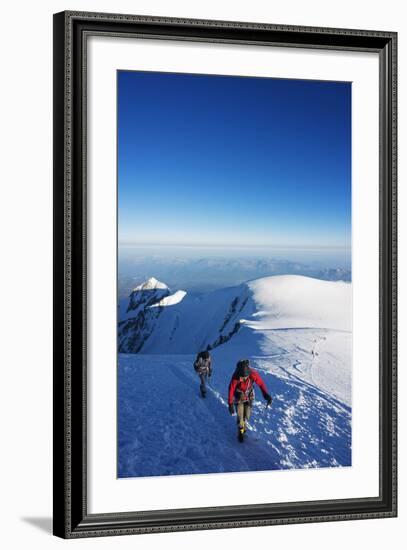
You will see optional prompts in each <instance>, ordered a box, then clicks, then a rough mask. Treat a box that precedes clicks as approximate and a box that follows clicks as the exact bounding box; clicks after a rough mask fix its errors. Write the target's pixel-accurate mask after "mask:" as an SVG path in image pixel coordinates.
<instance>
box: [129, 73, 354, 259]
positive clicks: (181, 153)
mask: <svg viewBox="0 0 407 550" xmlns="http://www.w3.org/2000/svg"><path fill="white" fill-rule="evenodd" d="M118 206H119V207H118V214H119V243H131V244H143V245H177V246H179V245H181V246H182V245H190V246H206V247H208V246H209V247H215V246H236V247H240V246H245V247H247V246H249V247H251V246H254V247H255V246H287V247H291V246H294V247H316V248H318V247H328V248H329V247H349V246H350V238H351V84H350V83H339V82H320V81H304V80H285V79H270V78H245V77H229V76H227V77H224V76H213V75H212V76H211V75H191V74H173V73H154V72H128V71H119V72H118Z"/></svg>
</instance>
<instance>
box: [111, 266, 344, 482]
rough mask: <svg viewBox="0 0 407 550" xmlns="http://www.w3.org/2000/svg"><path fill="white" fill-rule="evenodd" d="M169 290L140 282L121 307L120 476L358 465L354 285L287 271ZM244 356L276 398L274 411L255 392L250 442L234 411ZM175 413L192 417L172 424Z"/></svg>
mask: <svg viewBox="0 0 407 550" xmlns="http://www.w3.org/2000/svg"><path fill="white" fill-rule="evenodd" d="M147 283H148V281H147ZM162 286H164V288H162V287H160V288H158V287H157V285H156V284H155V283H153V282H151V281H150V283H149V284H147V285H140V288H139V289H138V290H134V291H133V292H132V293H131V294H130V296H129V298H128V299H127V300H126V302H125V303H124V304H123V305H121V306H120V317H119V318H120V321H119V326H118V346H119V413H120V414H119V423H120V424H119V428H120V429H119V476H120V477H132V476H149V475H173V474H191V473H200V474H202V473H214V472H229V471H260V470H274V469H293V468H321V467H330V468H332V467H343V466H350V465H351V464H352V430H351V407H352V326H351V323H352V285H351V283H345V282H341V281H338V282H333V281H326V280H321V279H314V278H310V277H304V276H298V275H282V276H271V277H264V278H261V279H256V280H252V281H249V282H247V283H244V284H240V285H237V286H235V287H230V288H223V289H219V290H216V291H214V292H208V293H205V294H200V295H194V294H192V293H190V294H186V293H185V292H183V291H181V290H178V291H177V292H174V293H173V294H171V291H170V290H169V289H168V287H166V286H165V285H163V284H162ZM150 287H153V288H150ZM204 349H207V350H210V352H211V356H212V365H213V374H212V377H211V380H210V384H208V396H207V398H206V399H204V400H202V399H201V398H200V397H199V393H198V392H199V380H198V379H197V376H196V373H195V371H194V368H193V363H194V359H195V357H196V353H197V352H198V351H201V350H204ZM243 358H247V359H249V361H250V364H251V366H252V368H254V369H255V370H257V372H258V373H259V374H260V375H261V377H262V378H263V379H264V381H265V383H266V385H267V388H268V389H269V391H270V395H272V397H273V402H272V406H271V407H269V408H267V409H266V408H265V406H264V402H263V400H262V395H261V393H260V392H258V391H257V390H256V396H255V400H254V402H253V409H252V415H251V417H250V421H249V423H248V435H247V443H248V445H247V446H243V447H244V448H243V447H242V446H241V445H240V443H236V436H235V430H236V421H235V419H234V418H231V417H230V415H229V412H228V410H227V391H228V385H229V382H230V379H231V376H232V373H233V372H234V369H235V366H236V363H237V361H239V360H240V359H243ZM140 395H142V396H148V397H147V401H146V402H145V403H143V402H142V400H140ZM169 410H170V411H191V412H192V414H186V415H185V414H184V415H183V414H179V415H177V417H176V422H173V421H172V417H171V416H170V417H169ZM135 418H137V422H135V421H134V419H135ZM169 420H170V421H169ZM168 442H170V443H168Z"/></svg>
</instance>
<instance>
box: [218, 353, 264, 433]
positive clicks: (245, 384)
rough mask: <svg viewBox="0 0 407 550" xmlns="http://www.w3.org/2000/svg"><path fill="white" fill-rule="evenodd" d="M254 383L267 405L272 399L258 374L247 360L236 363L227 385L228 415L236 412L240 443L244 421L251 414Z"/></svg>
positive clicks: (244, 428) (243, 431)
mask: <svg viewBox="0 0 407 550" xmlns="http://www.w3.org/2000/svg"><path fill="white" fill-rule="evenodd" d="M255 383H256V384H257V385H258V386H259V388H260V390H261V393H262V394H263V397H264V399H265V400H266V401H267V405H269V404H270V403H271V401H272V399H271V396H270V395H269V393H268V391H267V388H266V385H265V383H264V381H263V379H262V378H261V376H260V374H259V373H258V372H256V371H255V370H253V369H251V368H250V362H249V360H248V359H243V360H241V361H238V363H237V365H236V369H235V372H234V373H233V375H232V379H231V381H230V384H229V395H228V403H229V412H230V414H232V415H233V414H235V411H236V412H237V423H238V437H239V441H241V442H242V441H243V439H244V434H245V432H246V421H247V420H249V418H250V414H251V412H252V404H253V400H254V384H255Z"/></svg>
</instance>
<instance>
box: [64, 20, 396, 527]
mask: <svg viewBox="0 0 407 550" xmlns="http://www.w3.org/2000/svg"><path fill="white" fill-rule="evenodd" d="M396 43H397V36H396V33H393V32H383V31H367V30H350V29H331V28H312V27H295V26H282V25H273V24H269V25H265V24H257V23H240V22H231V21H208V20H206V21H201V20H189V19H172V18H161V17H147V16H135V15H118V14H116V15H114V14H100V13H82V12H63V13H58V14H56V15H55V16H54V534H55V535H57V536H59V537H63V538H76V537H94V536H104V535H118V534H138V533H154V532H165V531H178V530H197V529H215V528H230V527H248V526H260V525H273V524H286V523H297V522H317V521H318V522H321V521H336V520H347V519H367V518H385V517H393V516H395V515H396V513H397V504H396V494H397V491H396V481H397V480H396V471H397V462H396V460H397V448H396V434H397V430H396V360H397V350H396V345H397V340H396V321H397V318H396V316H397V312H396V302H397V294H396V292H397V288H396V284H397V271H396V269H397V268H396V259H397V251H396V137H397V131H396V128H397V127H396Z"/></svg>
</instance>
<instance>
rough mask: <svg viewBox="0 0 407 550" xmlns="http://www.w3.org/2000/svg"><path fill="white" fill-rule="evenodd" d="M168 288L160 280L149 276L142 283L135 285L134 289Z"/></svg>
mask: <svg viewBox="0 0 407 550" xmlns="http://www.w3.org/2000/svg"><path fill="white" fill-rule="evenodd" d="M157 289H160V290H168V286H167V285H166V284H165V283H162V282H161V281H158V280H157V279H156V278H155V277H150V278H149V279H147V281H145V282H144V283H142V284H141V285H138V286H136V288H135V289H134V290H157Z"/></svg>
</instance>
